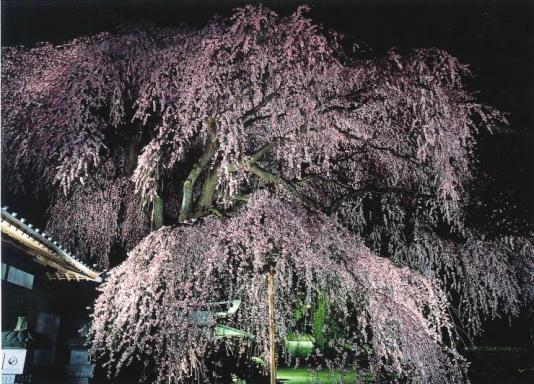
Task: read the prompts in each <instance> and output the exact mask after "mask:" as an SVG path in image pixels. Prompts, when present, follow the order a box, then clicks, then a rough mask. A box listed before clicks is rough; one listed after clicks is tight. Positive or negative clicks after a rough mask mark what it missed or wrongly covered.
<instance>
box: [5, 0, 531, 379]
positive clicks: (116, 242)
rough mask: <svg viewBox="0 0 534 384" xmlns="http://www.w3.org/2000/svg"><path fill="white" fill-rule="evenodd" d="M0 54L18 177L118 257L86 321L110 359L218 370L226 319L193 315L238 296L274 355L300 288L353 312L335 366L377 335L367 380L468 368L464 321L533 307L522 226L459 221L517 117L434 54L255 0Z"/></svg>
mask: <svg viewBox="0 0 534 384" xmlns="http://www.w3.org/2000/svg"><path fill="white" fill-rule="evenodd" d="M2 56H3V57H2V59H3V66H2V83H3V86H2V102H3V108H2V119H3V124H2V134H3V140H2V149H3V154H4V158H3V171H4V178H5V180H7V182H6V185H7V186H8V188H9V190H10V193H13V194H19V195H21V194H31V193H35V194H40V193H45V194H46V196H48V197H49V199H50V201H51V204H50V208H49V211H48V213H49V216H48V224H47V230H48V231H49V232H51V233H53V234H54V236H57V237H58V238H59V239H61V241H62V242H64V243H66V244H68V245H69V246H70V247H72V248H74V249H76V251H77V253H78V254H80V255H82V256H83V257H85V258H86V259H87V260H90V261H92V262H97V263H98V264H99V265H100V266H101V267H102V268H110V267H111V268H110V270H109V273H108V274H107V278H106V281H105V282H104V283H103V284H102V286H101V287H100V296H99V298H98V299H97V301H96V303H95V305H94V313H93V315H92V323H91V327H90V341H91V344H92V349H93V351H94V352H95V353H96V355H97V356H98V357H99V358H100V359H101V361H102V362H104V364H105V365H106V366H107V367H108V368H109V372H110V373H111V374H119V373H120V372H121V370H123V369H124V367H126V366H128V365H129V364H131V363H133V362H134V361H142V362H144V364H145V365H146V366H147V367H150V369H151V370H152V371H151V372H153V376H152V380H154V381H155V382H172V383H179V382H182V381H186V380H189V379H199V380H200V379H204V380H208V381H209V380H214V379H213V377H214V376H210V369H211V368H210V364H208V363H209V361H208V360H209V359H208V358H207V356H208V355H209V352H210V349H211V348H213V344H214V339H213V337H212V335H213V327H214V326H215V323H214V322H211V323H210V324H208V325H203V326H200V325H199V324H197V323H196V322H195V321H192V320H191V319H192V317H193V314H194V312H195V311H196V310H198V308H201V307H202V306H203V305H205V304H206V303H207V302H213V301H218V300H228V299H234V298H239V299H241V300H242V306H241V308H240V310H239V311H238V313H237V314H236V318H235V319H233V321H234V324H235V325H236V326H238V327H240V328H241V329H243V330H245V331H247V332H250V334H252V335H253V337H254V340H255V345H256V349H257V351H258V354H259V355H261V356H262V357H264V358H265V359H266V360H267V359H268V357H269V354H270V353H272V352H274V351H273V342H272V340H270V336H274V337H275V339H274V340H275V341H276V342H277V343H278V344H279V345H282V343H281V341H282V340H283V339H284V337H285V334H286V333H287V332H288V331H290V330H291V329H292V328H293V327H294V326H295V321H294V320H293V317H292V315H291V313H292V311H293V310H294V305H295V300H296V299H295V297H296V293H298V294H299V297H301V298H302V300H303V301H304V303H307V304H311V303H313V302H314V301H316V300H317V298H318V297H319V295H320V296H321V297H322V298H323V299H324V298H326V299H327V300H328V303H329V307H330V311H331V313H332V314H335V316H336V317H337V319H338V320H339V323H340V324H343V328H344V332H343V335H344V336H343V337H341V338H339V339H338V340H331V343H332V347H333V348H338V349H339V351H340V352H339V358H338V359H335V360H336V361H329V362H328V364H330V365H332V366H334V365H336V364H342V363H343V362H344V361H343V356H344V353H345V352H344V348H346V346H347V345H353V346H359V345H362V344H368V345H370V346H371V347H372V356H371V359H370V364H371V367H372V369H373V370H374V372H375V373H376V374H377V375H389V376H388V377H395V379H391V380H399V381H401V380H408V381H410V382H414V383H449V382H458V383H459V382H463V381H465V380H466V376H465V373H466V364H465V361H464V359H463V358H462V357H461V355H460V354H459V353H458V352H457V346H458V342H459V341H461V335H460V334H459V330H461V331H462V332H465V333H467V334H471V335H472V334H476V333H477V332H480V330H481V326H482V322H483V321H484V320H485V319H491V318H494V317H496V316H502V315H504V316H514V315H516V314H517V313H518V311H519V308H520V306H521V305H522V304H525V303H529V302H532V298H533V291H534V290H533V288H532V281H531V280H530V281H529V278H530V277H531V276H532V273H531V272H532V270H533V264H534V262H533V259H532V257H533V256H532V255H533V248H534V246H533V243H532V237H530V238H529V237H528V236H524V237H521V236H513V237H512V236H503V237H496V236H488V235H485V234H484V233H480V231H478V230H477V229H476V228H472V227H470V226H469V222H468V221H466V219H465V218H466V215H465V211H466V209H467V208H468V207H469V206H471V204H472V202H473V201H474V200H476V196H475V195H473V193H470V191H472V190H473V188H472V187H473V186H472V184H471V183H472V174H473V172H476V171H477V169H478V168H477V163H476V137H477V132H478V131H479V130H486V129H491V128H492V127H493V126H495V125H500V124H505V123H506V119H505V117H504V116H503V115H502V114H501V113H499V112H498V111H496V110H495V109H493V108H492V107H490V106H487V105H484V104H482V103H480V102H479V101H477V100H476V99H475V98H474V97H473V96H472V94H471V92H470V91H469V90H468V89H467V88H466V86H465V85H464V80H465V78H466V77H467V76H469V75H470V73H469V70H468V68H467V66H466V65H463V64H461V63H460V62H459V61H458V60H457V59H455V58H454V57H452V56H450V55H449V54H447V53H446V52H444V51H441V50H437V49H421V50H414V51H410V52H402V53H400V52H398V51H396V50H391V51H390V52H388V53H387V54H386V55H385V56H384V57H373V58H369V57H365V56H364V55H361V54H358V53H355V54H352V53H349V52H347V51H346V50H345V49H344V42H343V38H342V36H340V35H339V34H337V33H334V32H330V31H325V30H323V29H322V28H321V27H319V26H317V25H316V24H314V23H313V22H312V21H311V20H310V19H309V18H308V17H307V16H306V9H305V8H302V7H301V8H299V9H297V11H296V12H295V13H293V14H291V15H289V16H285V17H281V16H278V15H277V14H276V13H274V12H272V11H270V10H268V9H266V8H264V7H262V6H247V7H244V8H240V9H237V10H236V11H235V13H234V15H233V16H232V17H230V18H229V19H214V20H213V21H212V22H210V23H209V24H208V25H207V26H205V27H204V28H202V29H190V28H187V27H180V28H172V29H160V28H155V27H153V28H152V27H145V28H143V29H138V28H131V27H128V28H125V29H123V30H121V31H118V32H116V33H102V34H98V35H95V36H90V37H83V38H78V39H75V40H72V41H70V42H68V43H66V44H63V45H51V44H46V43H44V44H41V45H38V46H36V47H33V48H25V47H12V48H4V49H3V51H2ZM475 190H476V189H475ZM127 252H128V254H127V257H126V253H127ZM111 255H115V258H117V257H118V259H119V260H121V261H122V260H123V261H122V262H121V263H120V264H119V265H117V266H114V265H110V260H111ZM117 255H118V256H117ZM112 264H117V263H112ZM529 276H530V277H529ZM269 281H272V283H273V287H274V289H273V290H272V294H273V297H272V299H273V301H272V302H273V303H274V312H273V315H274V320H275V321H274V323H275V325H276V326H275V330H274V332H275V333H274V334H272V333H271V335H270V334H269V330H270V329H271V331H272V327H269V308H268V305H267V302H268V300H267V292H268V291H269V289H268V282H269ZM242 342H243V343H246V342H248V341H245V340H243V341H242ZM210 377H211V379H210Z"/></svg>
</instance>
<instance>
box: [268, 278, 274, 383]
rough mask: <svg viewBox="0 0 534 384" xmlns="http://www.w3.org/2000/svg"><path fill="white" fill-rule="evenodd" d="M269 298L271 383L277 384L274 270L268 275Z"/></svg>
mask: <svg viewBox="0 0 534 384" xmlns="http://www.w3.org/2000/svg"><path fill="white" fill-rule="evenodd" d="M267 296H268V298H269V377H270V380H269V383H270V384H276V343H275V328H274V268H270V269H269V273H268V274H267Z"/></svg>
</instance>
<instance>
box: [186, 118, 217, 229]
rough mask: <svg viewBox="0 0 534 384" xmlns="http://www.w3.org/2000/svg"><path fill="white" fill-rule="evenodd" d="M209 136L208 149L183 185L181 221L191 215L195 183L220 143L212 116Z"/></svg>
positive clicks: (209, 121)
mask: <svg viewBox="0 0 534 384" xmlns="http://www.w3.org/2000/svg"><path fill="white" fill-rule="evenodd" d="M207 124H208V136H209V142H208V145H207V148H206V150H205V151H204V152H203V153H202V155H201V156H200V157H199V158H198V160H197V161H196V162H195V164H194V165H193V169H191V172H189V175H188V176H187V179H186V180H185V181H184V187H183V196H182V207H181V210H180V217H179V220H180V222H183V221H185V220H187V219H188V218H189V217H190V216H191V210H192V208H193V190H194V187H195V183H196V181H197V179H198V177H199V176H200V175H201V173H202V171H203V170H204V169H206V167H207V166H208V165H209V162H210V160H211V158H212V157H213V156H214V155H215V152H216V151H217V148H218V146H219V143H218V141H217V136H216V131H215V120H213V119H212V118H210V119H208V121H207Z"/></svg>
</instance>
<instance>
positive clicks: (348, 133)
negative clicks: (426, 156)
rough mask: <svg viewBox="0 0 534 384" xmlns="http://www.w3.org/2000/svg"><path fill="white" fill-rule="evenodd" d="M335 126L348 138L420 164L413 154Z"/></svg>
mask: <svg viewBox="0 0 534 384" xmlns="http://www.w3.org/2000/svg"><path fill="white" fill-rule="evenodd" d="M334 128H335V129H336V130H337V131H338V132H340V133H342V134H343V135H345V136H346V137H348V138H350V139H352V140H356V141H359V142H361V143H363V144H365V145H366V146H368V147H369V148H372V149H374V150H375V151H385V152H388V153H390V154H391V155H393V156H395V157H398V158H399V159H403V160H406V161H408V162H409V163H412V164H414V165H419V163H418V162H417V161H416V160H415V159H414V158H413V157H411V156H409V155H407V154H404V153H400V152H398V151H397V150H395V149H393V148H390V147H385V146H382V145H377V144H373V143H371V142H370V141H369V140H367V139H364V138H363V137H358V136H356V135H353V134H351V133H350V132H346V131H344V130H342V129H341V128H339V127H337V126H336V125H334Z"/></svg>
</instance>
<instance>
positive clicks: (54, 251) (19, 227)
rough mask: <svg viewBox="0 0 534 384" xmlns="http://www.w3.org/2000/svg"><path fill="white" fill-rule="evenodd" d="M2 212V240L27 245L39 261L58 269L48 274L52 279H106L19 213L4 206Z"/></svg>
mask: <svg viewBox="0 0 534 384" xmlns="http://www.w3.org/2000/svg"><path fill="white" fill-rule="evenodd" d="M1 212H2V220H1V229H2V235H3V236H2V240H3V241H8V242H10V243H13V244H14V245H15V246H18V247H19V248H23V249H24V251H26V253H28V254H29V255H31V256H32V257H33V258H34V259H35V261H37V262H38V263H40V264H43V265H45V266H47V267H50V268H52V269H54V270H55V272H53V273H47V274H46V275H47V277H48V278H49V279H51V280H69V281H70V280H74V281H80V280H90V281H95V282H101V281H102V279H101V277H100V273H99V272H97V271H95V270H94V269H92V268H91V267H89V266H88V265H86V264H85V263H84V262H83V261H81V260H79V259H77V258H76V257H75V256H74V255H72V254H71V253H70V252H69V251H67V250H65V249H64V248H63V247H62V246H61V244H59V243H58V242H57V241H55V240H54V239H52V238H51V237H50V236H49V235H48V234H46V233H44V232H43V231H41V230H39V228H36V227H34V226H33V225H32V224H30V223H28V222H27V221H26V220H25V219H24V218H22V217H19V215H18V214H17V213H15V212H9V211H8V207H3V208H2V211H1ZM6 237H7V238H6Z"/></svg>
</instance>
